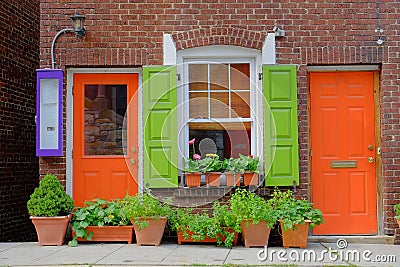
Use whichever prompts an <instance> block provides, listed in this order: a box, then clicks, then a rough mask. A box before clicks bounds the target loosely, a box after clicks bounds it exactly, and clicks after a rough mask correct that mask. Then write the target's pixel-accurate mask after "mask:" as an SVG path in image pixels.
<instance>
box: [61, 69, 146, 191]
mask: <svg viewBox="0 0 400 267" xmlns="http://www.w3.org/2000/svg"><path fill="white" fill-rule="evenodd" d="M76 73H93V74H95V73H99V74H101V73H135V74H138V75H139V76H138V91H137V94H138V96H139V99H138V125H139V127H138V144H139V149H138V150H139V153H138V156H139V157H138V167H139V170H138V176H139V177H138V190H140V189H141V188H143V186H140V185H143V146H142V145H143V132H142V129H143V127H142V123H143V122H142V105H143V103H142V69H141V68H113V69H103V68H68V69H67V86H66V90H67V92H66V94H67V103H66V113H67V118H66V126H65V128H66V158H65V160H66V192H67V193H68V194H69V195H70V196H73V179H72V175H73V165H72V164H73V160H72V150H73V136H74V132H73V117H74V116H73V115H74V114H73V112H74V109H73V107H74V102H73V101H74V97H73V85H74V74H76Z"/></svg>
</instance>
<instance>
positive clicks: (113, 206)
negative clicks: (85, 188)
mask: <svg viewBox="0 0 400 267" xmlns="http://www.w3.org/2000/svg"><path fill="white" fill-rule="evenodd" d="M122 206H123V202H122V201H120V200H119V199H115V200H112V201H107V200H104V199H94V200H93V201H86V202H85V206H84V207H81V208H77V209H76V210H75V211H74V212H73V214H74V216H73V218H72V220H71V226H72V232H73V239H72V240H71V241H70V242H69V243H68V245H69V246H77V245H78V241H85V240H86V241H127V242H128V244H131V243H132V237H133V226H132V225H128V224H130V220H128V219H127V218H126V217H125V216H124V214H123V213H122V212H121V209H122Z"/></svg>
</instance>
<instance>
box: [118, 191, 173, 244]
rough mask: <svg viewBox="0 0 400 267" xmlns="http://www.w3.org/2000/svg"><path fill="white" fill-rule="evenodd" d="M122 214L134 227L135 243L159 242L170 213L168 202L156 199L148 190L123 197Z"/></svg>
mask: <svg viewBox="0 0 400 267" xmlns="http://www.w3.org/2000/svg"><path fill="white" fill-rule="evenodd" d="M123 203H124V205H123V206H122V209H121V211H122V214H123V216H125V217H126V218H128V219H129V220H130V221H131V222H132V224H133V227H134V230H135V234H136V241H137V245H139V246H140V245H154V246H158V245H160V243H161V240H162V236H163V233H164V229H165V225H166V223H167V219H168V217H169V215H170V214H171V208H170V206H169V205H168V204H166V203H164V202H160V201H158V200H157V199H156V198H154V197H153V196H152V195H151V193H150V191H149V190H146V191H145V192H143V193H138V194H136V195H135V196H130V195H127V196H125V197H124V199H123Z"/></svg>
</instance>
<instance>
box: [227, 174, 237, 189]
mask: <svg viewBox="0 0 400 267" xmlns="http://www.w3.org/2000/svg"><path fill="white" fill-rule="evenodd" d="M225 177H226V185H227V186H239V185H240V174H239V173H229V172H226V173H225Z"/></svg>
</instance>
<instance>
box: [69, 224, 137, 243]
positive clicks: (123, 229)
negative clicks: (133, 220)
mask: <svg viewBox="0 0 400 267" xmlns="http://www.w3.org/2000/svg"><path fill="white" fill-rule="evenodd" d="M86 230H87V231H88V232H90V233H93V237H92V240H87V239H82V238H78V239H77V240H78V241H94V242H108V241H124V242H128V244H132V239H133V225H124V226H88V227H86ZM72 236H75V232H72Z"/></svg>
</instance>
